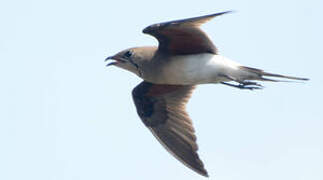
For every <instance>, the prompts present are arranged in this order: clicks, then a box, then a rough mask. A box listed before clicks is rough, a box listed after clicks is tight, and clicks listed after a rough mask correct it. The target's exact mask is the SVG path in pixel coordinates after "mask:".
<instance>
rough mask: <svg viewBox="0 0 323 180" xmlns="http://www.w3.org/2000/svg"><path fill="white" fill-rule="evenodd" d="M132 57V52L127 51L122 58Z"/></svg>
mask: <svg viewBox="0 0 323 180" xmlns="http://www.w3.org/2000/svg"><path fill="white" fill-rule="evenodd" d="M131 56H132V52H131V51H127V52H126V53H125V54H124V57H126V58H130V57H131Z"/></svg>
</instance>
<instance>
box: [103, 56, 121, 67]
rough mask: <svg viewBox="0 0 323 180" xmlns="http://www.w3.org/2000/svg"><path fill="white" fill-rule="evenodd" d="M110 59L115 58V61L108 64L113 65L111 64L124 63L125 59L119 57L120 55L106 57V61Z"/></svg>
mask: <svg viewBox="0 0 323 180" xmlns="http://www.w3.org/2000/svg"><path fill="white" fill-rule="evenodd" d="M108 60H113V62H110V63H109V64H107V66H111V65H117V64H119V63H124V62H125V61H124V60H122V59H120V58H118V56H109V57H107V58H106V59H105V61H108Z"/></svg>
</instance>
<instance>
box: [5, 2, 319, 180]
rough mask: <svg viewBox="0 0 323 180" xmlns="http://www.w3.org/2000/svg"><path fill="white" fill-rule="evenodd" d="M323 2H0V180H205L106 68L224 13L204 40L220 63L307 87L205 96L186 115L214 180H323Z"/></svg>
mask: <svg viewBox="0 0 323 180" xmlns="http://www.w3.org/2000/svg"><path fill="white" fill-rule="evenodd" d="M322 8H323V1H321V0H308V1H292V0H286V1H280V0H272V1H257V0H248V1H238V0H236V1H232V0H225V1H224V0H222V1H215V0H209V1H204V0H199V1H175V0H163V1H148V0H146V1H143V0H136V1H124V0H118V1H108V0H92V1H80V0H74V1H65V0H64V1H63V0H56V1H40V0H31V1H22V0H12V1H1V2H0V23H1V28H0V80H1V81H0V82H1V84H2V85H1V87H2V88H1V89H0V98H1V101H0V109H1V113H0V145H1V147H0V179H2V180H22V179H23V180H93V179H95V180H101V179H102V180H110V179H111V180H112V179H116V180H128V179H138V180H151V179H154V180H165V179H185V180H193V179H194V180H198V179H201V180H202V179H205V178H203V177H201V176H199V175H197V174H196V173H194V172H192V171H191V170H189V169H188V168H186V167H185V166H183V165H182V164H181V163H179V162H178V161H177V160H175V159H174V158H173V157H172V156H170V155H169V154H168V153H167V152H166V151H165V150H164V149H163V148H162V146H160V145H159V143H158V142H157V141H156V140H155V139H154V137H153V136H152V135H151V134H150V132H149V131H148V130H147V129H146V128H145V127H144V125H143V124H142V122H141V121H140V119H139V117H138V116H137V114H136V111H135V107H134V105H133V102H132V99H131V90H132V89H133V88H134V87H135V86H136V85H137V84H139V83H140V82H141V80H140V79H139V78H138V77H135V76H134V75H133V74H131V73H129V72H126V71H123V70H121V69H117V68H114V67H111V68H106V67H105V63H104V62H103V60H104V59H105V57H106V56H109V55H112V54H114V53H116V52H118V51H120V50H122V49H126V48H128V47H133V46H143V45H152V44H155V45H156V44H157V41H156V40H155V39H153V38H152V37H150V36H147V35H144V34H142V33H141V31H142V29H143V28H144V27H146V26H148V25H150V24H152V23H157V22H162V21H169V20H174V19H180V18H187V17H193V16H199V15H205V14H209V13H215V12H220V11H226V10H235V11H236V12H235V13H232V14H229V15H224V16H221V17H218V18H215V19H214V20H213V21H211V22H209V23H208V24H207V25H205V26H203V28H204V29H205V30H206V31H207V32H208V34H209V36H210V38H211V39H212V40H213V41H214V43H215V44H216V45H217V46H218V48H219V50H220V54H222V55H224V56H226V57H229V58H231V59H233V60H235V61H238V62H240V63H242V64H245V65H248V66H252V67H256V68H262V69H264V70H266V71H270V72H274V73H283V74H287V75H294V76H301V77H308V78H310V79H311V81H309V82H306V83H265V84H264V85H265V86H266V88H265V89H264V90H261V91H241V90H238V89H234V88H230V87H225V86H223V85H202V86H199V88H198V89H197V90H196V91H195V93H194V95H193V97H192V99H191V101H190V102H189V104H188V111H189V113H190V115H191V117H192V119H193V121H194V125H195V128H196V131H197V132H196V133H197V136H198V144H199V146H200V150H199V154H200V156H201V158H202V160H203V161H204V163H205V166H206V168H207V170H208V172H209V175H210V178H209V179H212V180H213V179H216V180H259V179H261V180H272V179H275V180H286V179H293V180H308V179H310V180H322V179H323V140H322V139H323V108H322V103H323V98H322V92H323V85H322V84H323V75H322V72H323V71H322V67H323V63H322V62H323V55H322V50H323V37H322V32H323V25H322V17H323V11H322Z"/></svg>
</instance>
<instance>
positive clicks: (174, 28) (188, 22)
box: [143, 11, 231, 55]
mask: <svg viewBox="0 0 323 180" xmlns="http://www.w3.org/2000/svg"><path fill="white" fill-rule="evenodd" d="M229 12H231V11H226V12H221V13H216V14H211V15H206V16H200V17H195V18H188V19H183V20H175V21H170V22H165V23H158V24H153V25H150V26H148V27H146V28H145V29H144V30H143V33H146V34H150V35H152V36H154V37H155V38H157V40H158V42H159V47H158V50H159V51H162V52H163V53H168V54H171V55H185V54H197V53H212V54H217V49H216V47H215V46H214V44H213V43H212V41H211V40H210V39H209V37H208V36H207V35H206V34H205V33H204V32H203V31H202V30H201V29H200V26H201V25H202V24H204V23H206V22H207V21H209V20H211V19H212V18H214V17H216V16H219V15H222V14H226V13H229Z"/></svg>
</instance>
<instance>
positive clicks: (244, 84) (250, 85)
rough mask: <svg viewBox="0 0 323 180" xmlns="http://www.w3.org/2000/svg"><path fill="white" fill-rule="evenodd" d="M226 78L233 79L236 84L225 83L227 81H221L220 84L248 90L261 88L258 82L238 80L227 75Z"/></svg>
mask: <svg viewBox="0 0 323 180" xmlns="http://www.w3.org/2000/svg"><path fill="white" fill-rule="evenodd" d="M226 78H228V79H229V80H231V81H235V82H237V83H238V84H231V83H227V82H221V84H224V85H227V86H231V87H235V88H239V89H248V90H254V89H262V88H263V86H262V85H261V84H258V83H256V82H252V81H246V80H244V81H240V80H237V79H235V78H232V77H229V76H227V77H226Z"/></svg>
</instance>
